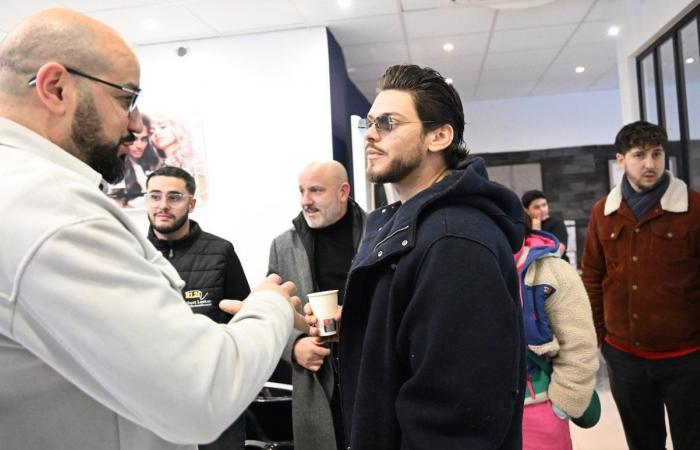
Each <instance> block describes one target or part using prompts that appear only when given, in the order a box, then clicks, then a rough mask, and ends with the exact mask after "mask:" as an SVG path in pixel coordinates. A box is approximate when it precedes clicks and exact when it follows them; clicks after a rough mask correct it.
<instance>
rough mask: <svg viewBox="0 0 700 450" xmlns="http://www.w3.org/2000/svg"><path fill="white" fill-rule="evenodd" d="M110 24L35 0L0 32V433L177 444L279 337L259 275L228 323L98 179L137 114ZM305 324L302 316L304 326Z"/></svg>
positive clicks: (234, 392)
mask: <svg viewBox="0 0 700 450" xmlns="http://www.w3.org/2000/svg"><path fill="white" fill-rule="evenodd" d="M138 85H139V63H138V61H137V59H136V57H135V55H134V53H133V50H132V49H131V47H130V46H129V45H128V44H127V43H126V42H125V41H124V39H123V38H122V37H121V36H119V34H118V33H117V32H115V31H114V30H112V29H111V28H109V27H107V26H106V25H104V24H102V23H100V22H97V21H95V20H94V19H91V18H89V17H87V16H85V15H82V14H78V13H76V12H73V11H68V10H60V9H58V10H56V9H54V10H46V11H42V12H39V13H36V14H34V15H32V16H31V17H29V18H28V19H26V20H25V21H23V22H22V23H20V24H19V25H18V27H17V28H16V29H15V30H14V31H12V32H11V33H10V34H8V35H7V36H6V37H5V38H4V39H3V40H2V42H0V191H2V196H0V210H2V212H3V220H2V221H0V234H1V235H2V236H3V239H2V241H1V243H0V380H2V382H0V447H1V448H2V449H3V450H19V449H54V450H68V449H90V450H134V449H139V450H176V449H177V450H184V449H192V450H193V449H195V448H196V446H195V445H194V444H196V443H203V442H211V441H213V440H215V439H216V438H217V437H218V436H219V435H220V434H221V432H222V431H223V430H224V429H226V428H227V427H228V426H229V425H230V424H231V423H232V422H233V421H234V420H235V419H236V418H237V417H238V416H239V415H240V414H241V413H242V412H243V411H244V410H245V408H246V407H247V405H248V404H249V403H250V401H251V400H253V398H254V397H255V396H256V395H257V393H258V392H259V390H260V388H261V387H262V385H263V383H264V382H265V381H266V380H267V378H268V377H269V376H270V373H272V371H273V369H274V367H275V365H276V363H277V361H278V360H279V358H280V355H281V353H282V350H283V347H284V345H285V343H286V342H287V339H288V338H289V335H290V332H291V325H292V321H293V318H294V314H293V308H292V307H291V306H290V298H289V297H290V295H291V293H292V291H293V289H294V288H293V284H291V283H285V284H282V285H280V284H281V279H279V277H275V276H270V277H268V279H267V280H266V281H265V282H263V283H261V284H260V285H259V286H258V288H256V289H255V290H254V292H253V294H251V295H250V296H249V297H248V299H247V300H246V302H245V306H242V307H240V306H241V305H240V303H238V304H237V305H238V306H237V307H236V308H233V311H234V312H235V310H236V309H239V311H238V312H237V313H236V317H235V318H234V319H233V320H232V321H231V322H229V323H228V324H217V323H214V322H212V321H211V320H209V319H207V318H204V317H202V316H200V315H194V314H192V311H191V310H190V308H189V307H188V306H187V305H186V304H185V303H184V302H183V301H182V296H181V293H180V289H181V288H182V287H183V282H182V280H181V279H180V277H179V276H178V274H177V272H176V271H175V269H173V267H172V266H171V265H170V263H168V261H167V260H166V259H165V258H163V256H162V255H161V254H160V253H159V252H158V251H157V250H156V249H155V248H154V247H153V245H151V243H150V242H149V241H148V240H147V239H146V237H145V236H143V235H142V234H143V233H142V232H141V231H140V230H138V228H137V227H136V226H134V224H133V223H132V222H131V221H130V220H129V218H128V217H127V216H126V215H125V214H124V213H123V212H122V211H121V210H120V209H119V208H118V207H117V206H116V205H115V204H114V202H112V200H110V199H109V198H108V197H107V196H106V195H104V193H103V192H100V189H99V186H100V185H102V184H103V181H104V182H108V183H114V182H115V181H118V180H119V179H120V178H121V176H122V171H123V158H124V156H125V155H124V146H121V145H120V144H121V143H123V142H127V141H129V140H132V139H133V135H134V134H136V133H139V132H140V131H141V129H142V127H143V125H142V122H141V117H140V114H139V112H138V109H137V108H136V98H137V94H138V93H139V87H138ZM299 326H301V325H299Z"/></svg>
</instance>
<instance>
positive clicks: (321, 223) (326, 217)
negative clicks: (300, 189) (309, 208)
mask: <svg viewBox="0 0 700 450" xmlns="http://www.w3.org/2000/svg"><path fill="white" fill-rule="evenodd" d="M341 209H342V207H341V205H340V201H338V202H336V203H332V204H331V205H329V206H328V208H326V210H325V211H322V210H320V209H319V210H318V211H319V217H318V218H314V219H312V218H310V217H308V216H307V215H306V211H302V212H303V213H304V220H306V224H307V225H308V226H309V228H314V229H319V228H326V227H327V226H329V225H333V224H334V223H335V222H337V221H338V220H340V219H341V217H339V215H340V211H341ZM334 219H335V220H334Z"/></svg>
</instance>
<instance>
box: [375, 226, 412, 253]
mask: <svg viewBox="0 0 700 450" xmlns="http://www.w3.org/2000/svg"><path fill="white" fill-rule="evenodd" d="M409 227H410V225H406V226H405V227H402V228H399V229H398V230H396V231H394V232H393V233H391V234H390V235H389V236H387V237H385V238H384V239H382V240H381V241H379V242H377V245H375V246H374V250H376V249H377V247H379V246H380V245H382V244H383V243H384V242H386V241H388V240H389V239H390V238H392V237H394V236H395V235H397V234H399V233H400V232H402V231H406V230H408V228H409Z"/></svg>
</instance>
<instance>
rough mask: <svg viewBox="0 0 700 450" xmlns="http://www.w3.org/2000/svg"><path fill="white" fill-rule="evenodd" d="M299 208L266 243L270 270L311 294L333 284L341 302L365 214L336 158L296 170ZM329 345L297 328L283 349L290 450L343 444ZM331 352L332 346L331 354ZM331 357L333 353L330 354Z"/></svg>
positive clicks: (317, 449)
mask: <svg viewBox="0 0 700 450" xmlns="http://www.w3.org/2000/svg"><path fill="white" fill-rule="evenodd" d="M299 194H300V201H301V212H300V213H299V215H298V216H297V217H296V218H294V220H292V224H293V227H292V228H290V229H289V230H287V231H285V232H284V233H282V234H281V235H279V236H277V237H276V238H275V239H274V240H273V241H272V245H271V246H270V263H269V273H278V274H280V276H282V277H283V278H284V279H285V280H290V281H293V282H294V284H295V285H296V286H297V287H298V289H299V291H298V294H299V295H300V297H301V299H302V303H307V302H308V297H307V296H306V295H307V294H309V293H311V292H318V291H326V290H334V289H337V290H338V291H339V292H338V301H339V303H340V304H341V305H342V303H343V294H344V291H345V281H346V278H347V274H348V270H350V263H351V261H352V258H353V256H355V252H357V247H358V246H359V245H360V240H361V239H362V234H363V233H364V229H365V221H366V214H365V212H364V211H363V210H362V208H360V207H359V206H358V205H357V204H356V203H355V202H354V201H353V200H352V198H350V184H349V183H348V174H347V171H346V170H345V167H343V165H342V164H340V163H339V162H337V161H329V162H325V163H311V164H308V165H307V166H306V167H304V169H303V170H302V171H301V173H299ZM336 349H337V348H336V346H335V345H334V344H331V346H330V348H329V347H328V346H327V345H324V343H320V342H318V341H317V340H316V338H313V337H310V336H309V335H307V334H306V333H302V332H300V331H295V332H293V333H292V335H291V336H290V338H289V342H288V343H287V347H286V348H285V351H284V353H283V354H282V357H283V359H284V360H285V361H286V362H287V363H290V364H291V367H292V385H293V390H292V396H293V399H292V424H293V429H294V448H295V449H296V450H330V449H333V448H337V449H339V450H340V449H343V450H344V448H345V446H344V436H343V434H344V433H343V427H342V417H341V412H340V398H339V393H338V388H337V382H338V376H337V370H338V366H337V362H336V360H335V359H334V355H332V354H331V352H332V351H336ZM336 353H337V352H336ZM335 356H337V354H336V355H335Z"/></svg>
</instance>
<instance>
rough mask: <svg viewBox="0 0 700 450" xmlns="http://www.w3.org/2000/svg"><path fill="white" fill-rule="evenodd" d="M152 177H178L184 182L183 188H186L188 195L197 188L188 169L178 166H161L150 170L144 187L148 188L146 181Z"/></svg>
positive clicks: (192, 193)
mask: <svg viewBox="0 0 700 450" xmlns="http://www.w3.org/2000/svg"><path fill="white" fill-rule="evenodd" d="M153 177H174V178H179V179H181V180H183V181H184V182H185V189H187V192H188V193H189V194H190V195H194V193H195V191H196V190H197V184H196V183H195V181H194V177H192V175H190V173H189V172H188V171H186V170H184V169H180V168H179V167H173V166H163V167H161V168H160V169H158V170H156V171H154V172H151V174H150V175H148V178H146V188H148V182H149V181H151V178H153Z"/></svg>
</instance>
